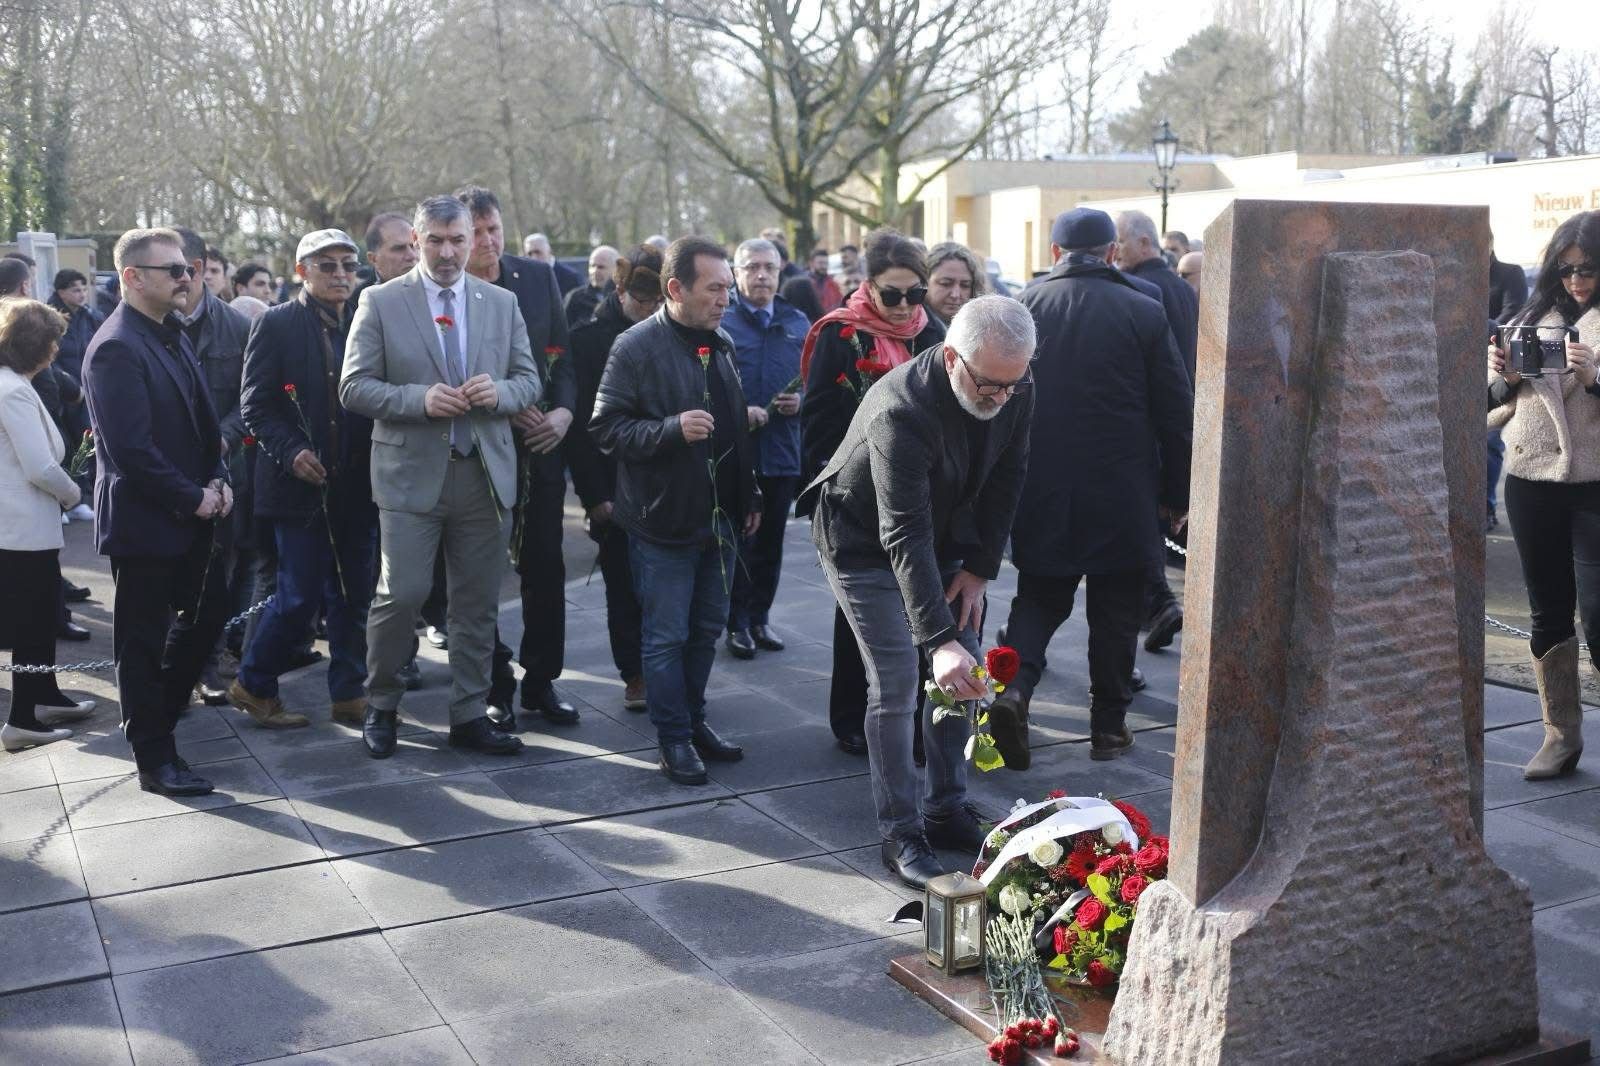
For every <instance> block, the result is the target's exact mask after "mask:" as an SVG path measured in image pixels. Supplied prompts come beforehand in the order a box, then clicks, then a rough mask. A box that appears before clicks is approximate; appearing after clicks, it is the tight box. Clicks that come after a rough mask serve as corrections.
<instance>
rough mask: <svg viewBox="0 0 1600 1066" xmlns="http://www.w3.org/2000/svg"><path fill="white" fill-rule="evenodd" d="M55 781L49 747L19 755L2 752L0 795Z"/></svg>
mask: <svg viewBox="0 0 1600 1066" xmlns="http://www.w3.org/2000/svg"><path fill="white" fill-rule="evenodd" d="M55 783H56V773H55V770H54V769H52V768H51V766H50V749H49V748H39V749H36V750H34V751H30V752H23V753H22V754H19V755H13V754H11V753H9V752H0V795H5V794H6V793H8V792H21V791H23V790H25V789H30V788H43V787H44V786H46V785H53V784H55Z"/></svg>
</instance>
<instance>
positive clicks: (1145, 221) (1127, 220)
mask: <svg viewBox="0 0 1600 1066" xmlns="http://www.w3.org/2000/svg"><path fill="white" fill-rule="evenodd" d="M1140 237H1143V238H1144V239H1145V240H1147V241H1149V242H1150V244H1151V246H1152V247H1155V248H1160V247H1161V238H1160V237H1158V236H1156V224H1155V223H1154V222H1152V221H1151V220H1150V216H1149V215H1147V214H1145V213H1144V212H1143V211H1124V212H1122V213H1121V214H1119V215H1118V216H1117V239H1118V240H1120V241H1122V242H1123V243H1125V244H1131V243H1133V242H1134V241H1137V240H1138V239H1139V238H1140Z"/></svg>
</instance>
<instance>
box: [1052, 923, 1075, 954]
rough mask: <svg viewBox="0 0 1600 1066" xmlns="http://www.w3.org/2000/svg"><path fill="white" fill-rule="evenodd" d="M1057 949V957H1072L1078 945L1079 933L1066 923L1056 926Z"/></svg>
mask: <svg viewBox="0 0 1600 1066" xmlns="http://www.w3.org/2000/svg"><path fill="white" fill-rule="evenodd" d="M1054 939H1055V949H1056V954H1057V955H1070V954H1071V953H1072V949H1073V948H1074V947H1076V946H1077V944H1078V931H1077V930H1076V929H1074V928H1072V927H1071V926H1070V925H1068V924H1067V923H1065V922H1061V923H1059V924H1058V925H1057V926H1056V931H1055V938H1054Z"/></svg>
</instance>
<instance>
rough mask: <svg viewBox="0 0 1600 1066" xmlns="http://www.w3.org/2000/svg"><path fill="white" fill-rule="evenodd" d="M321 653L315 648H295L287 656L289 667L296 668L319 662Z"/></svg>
mask: <svg viewBox="0 0 1600 1066" xmlns="http://www.w3.org/2000/svg"><path fill="white" fill-rule="evenodd" d="M321 661H322V653H321V652H320V651H318V650H317V649H315V648H296V649H295V650H294V652H293V653H292V654H290V656H289V669H291V670H298V669H300V668H301V667H302V666H310V665H311V664H312V663H320V662H321Z"/></svg>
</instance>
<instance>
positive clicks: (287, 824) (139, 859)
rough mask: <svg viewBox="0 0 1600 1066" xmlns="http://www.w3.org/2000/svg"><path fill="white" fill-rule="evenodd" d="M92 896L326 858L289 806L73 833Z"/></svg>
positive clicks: (255, 806)
mask: <svg viewBox="0 0 1600 1066" xmlns="http://www.w3.org/2000/svg"><path fill="white" fill-rule="evenodd" d="M73 835H74V837H75V838H76V840H77V844H78V857H79V858H80V859H82V860H83V873H84V877H85V878H86V879H87V881H88V885H89V892H90V894H91V895H93V896H95V897H97V898H98V897H100V896H106V895H110V894H112V893H115V892H133V891H136V890H139V889H147V888H160V887H161V886H163V885H176V884H182V883H183V882H186V881H200V880H203V879H205V878H208V877H225V876H227V875H228V874H240V873H248V872H249V871H252V870H269V869H272V868H274V867H278V866H292V865H295V864H296V863H302V862H311V861H315V860H317V859H320V858H322V857H323V854H322V849H321V848H319V847H317V845H316V842H315V841H314V840H313V839H312V837H311V831H310V830H308V829H307V828H306V827H305V825H304V824H303V823H302V822H301V821H300V819H299V818H297V817H295V815H294V811H293V810H292V809H291V808H290V806H289V804H288V803H287V802H285V801H284V800H271V801H268V802H266V803H259V804H252V805H248V806H238V807H223V808H221V809H220V810H215V811H196V812H194V813H192V814H178V815H174V816H172V817H171V818H153V819H150V820H149V821H144V822H128V823H126V824H123V825H107V826H102V827H100V828H99V829H85V830H83V831H82V832H79V833H75V834H73Z"/></svg>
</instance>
